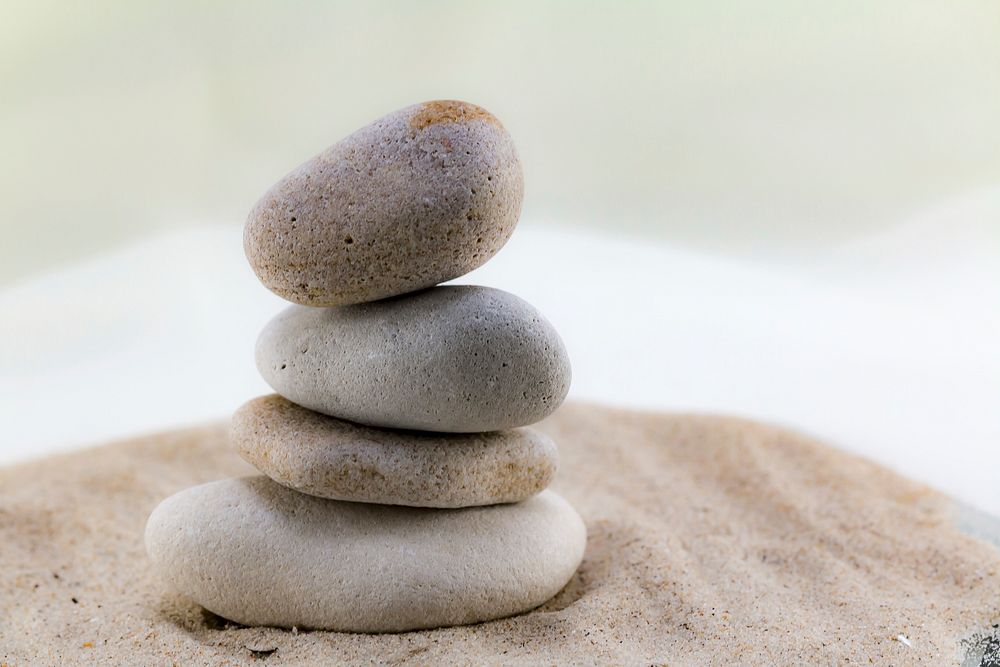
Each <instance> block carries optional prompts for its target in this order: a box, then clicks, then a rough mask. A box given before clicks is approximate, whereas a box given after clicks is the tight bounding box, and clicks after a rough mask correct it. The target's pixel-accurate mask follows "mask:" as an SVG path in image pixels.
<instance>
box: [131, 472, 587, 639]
mask: <svg viewBox="0 0 1000 667" xmlns="http://www.w3.org/2000/svg"><path fill="white" fill-rule="evenodd" d="M586 539H587V531H586V528H585V527H584V525H583V521H582V520H581V519H580V516H579V515H578V514H577V513H576V512H575V511H574V510H573V508H572V507H570V505H569V503H567V502H566V501H565V500H563V499H562V498H561V497H559V496H557V495H556V494H554V493H553V492H551V491H543V492H542V493H540V494H539V495H537V496H535V497H533V498H531V499H529V500H526V501H524V502H522V503H514V504H510V505H495V506H492V507H469V508H465V509H428V508H416V507H395V506H390V505H370V504H366V503H347V502H341V501H338V500H328V499H325V498H317V497H315V496H309V495H306V494H303V493H298V492H296V491H293V490H291V489H288V488H285V487H284V486H281V485H280V484H276V483H275V482H273V481H272V480H270V479H268V478H267V477H263V476H260V477H244V478H237V479H228V480H222V481H219V482H212V483H210V484H205V485H202V486H196V487H192V488H190V489H186V490H184V491H181V492H180V493H178V494H176V495H173V496H171V497H170V498H167V499H166V500H164V501H163V502H162V503H161V504H160V505H159V506H158V507H157V508H156V509H155V510H153V513H152V514H151V515H150V517H149V522H148V524H147V526H146V548H147V550H148V552H149V555H150V558H151V559H152V561H153V564H154V566H155V567H156V569H157V571H158V572H159V573H160V574H161V575H162V576H163V577H164V578H165V579H166V581H167V582H168V583H169V584H170V585H171V586H172V587H173V588H174V589H175V590H177V591H179V592H182V593H184V594H185V595H188V596H190V597H191V598H192V599H194V600H196V601H198V603H200V604H201V605H202V606H204V607H205V608H207V609H209V610H211V611H213V612H215V613H216V614H219V615H220V616H223V617H224V618H228V619H230V620H233V621H236V622H238V623H243V624H246V625H270V626H278V627H289V628H290V627H293V626H295V627H299V628H321V629H327V630H349V631H356V632H398V631H403V630H414V629H420V628H431V627H443V626H449V625H459V624H465V623H476V622H479V621H485V620H489V619H493V618H501V617H503V616H510V615H511V614H516V613H518V612H522V611H527V610H529V609H532V608H534V607H537V606H538V605H540V604H542V603H543V602H545V601H546V600H548V599H549V598H551V597H552V596H553V595H555V594H556V593H558V592H559V589H561V588H562V587H563V586H565V585H566V582H568V581H569V579H570V577H572V576H573V573H574V572H575V571H576V568H577V566H579V564H580V560H581V559H582V558H583V549H584V545H585V543H586Z"/></svg>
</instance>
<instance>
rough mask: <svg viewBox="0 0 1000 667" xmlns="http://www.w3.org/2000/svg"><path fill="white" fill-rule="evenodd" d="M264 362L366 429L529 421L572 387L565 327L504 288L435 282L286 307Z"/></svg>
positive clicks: (306, 398) (298, 394) (296, 389)
mask: <svg viewBox="0 0 1000 667" xmlns="http://www.w3.org/2000/svg"><path fill="white" fill-rule="evenodd" d="M257 368H258V369H259V370H260V373H261V375H263V376H264V379H265V380H266V381H267V382H268V384H270V385H271V387H273V388H274V390H275V391H276V392H278V393H279V394H281V395H282V396H284V397H285V398H287V399H288V400H290V401H292V402H293V403H297V404H299V405H301V406H304V407H306V408H309V409H310V410H316V411H317V412H322V413H324V414H328V415H330V416H333V417H339V418H341V419H347V420H350V421H353V422H359V423H362V424H366V425H369V426H381V427H388V428H405V429H418V430H426V431H445V432H456V433H472V432H479V431H495V430H501V429H507V428H514V427H517V426H526V425H528V424H533V423H535V422H537V421H539V420H541V419H543V418H544V417H546V416H548V415H549V414H550V413H551V412H552V411H554V410H555V409H556V408H557V407H558V406H559V404H560V403H562V401H563V399H564V398H565V397H566V393H567V392H568V391H569V384H570V375H571V371H570V364H569V358H568V357H567V355H566V348H565V347H564V346H563V343H562V341H561V340H560V338H559V335H558V334H557V333H556V331H555V329H553V328H552V325H550V324H549V323H548V322H547V321H546V320H545V318H544V317H542V315H541V314H540V313H539V312H538V311H537V310H535V308H533V307H532V306H531V305H529V304H528V303H526V302H525V301H523V300H522V299H519V298H518V297H516V296H514V295H513V294H508V293H507V292H503V291H501V290H498V289H492V288H489V287H478V286H472V285H458V286H445V287H434V288H431V289H428V290H424V291H422V292H417V293H415V294H410V295H406V296H401V297H396V298H393V299H386V300H383V301H376V302H374V303H367V304H358V305H354V306H345V307H341V308H323V309H320V308H306V307H302V306H291V307H289V308H286V309H285V310H284V311H282V312H281V313H279V314H278V316H277V317H275V318H274V319H273V320H271V322H270V323H268V325H267V326H266V327H265V328H264V331H263V332H262V333H261V335H260V338H259V339H258V341H257Z"/></svg>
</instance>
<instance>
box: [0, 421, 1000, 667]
mask: <svg viewBox="0 0 1000 667" xmlns="http://www.w3.org/2000/svg"><path fill="white" fill-rule="evenodd" d="M540 428H541V430H543V431H545V432H547V433H549V434H550V435H552V436H553V437H554V438H556V441H557V442H558V443H559V446H560V448H561V455H562V456H561V457H562V468H561V470H560V472H559V474H558V476H557V479H556V482H555V483H554V487H553V488H555V489H556V490H557V491H558V492H560V493H562V494H563V495H564V496H565V497H566V498H567V499H568V500H569V501H570V502H572V503H573V504H574V505H575V506H576V507H577V508H578V509H579V511H580V513H581V514H582V515H583V517H584V519H585V521H586V523H587V527H588V529H589V531H590V534H589V539H588V543H587V551H586V555H585V557H584V561H583V564H582V566H581V568H580V570H579V572H578V573H577V575H576V576H575V577H574V579H573V580H572V581H571V582H570V584H569V585H568V586H567V587H566V588H565V589H564V590H563V591H562V592H561V593H559V595H557V596H556V598H554V599H553V600H551V601H550V602H548V603H546V604H545V605H543V606H542V607H541V608H539V609H537V610H535V611H533V612H530V613H527V614H524V615H521V616H516V617H513V618H508V619H504V620H500V621H493V622H489V623H483V624H479V625H475V626H469V627H459V628H451V629H445V630H434V631H421V632H411V633H403V634H396V635H360V634H338V633H329V632H289V631H283V630H277V629H272V628H245V627H239V626H234V625H231V624H227V623H226V622H225V621H224V620H222V619H220V618H218V617H216V616H213V615H211V614H208V613H207V612H204V611H202V610H201V609H200V608H199V607H198V606H197V605H195V604H194V603H192V602H191V601H189V600H186V599H183V598H181V597H178V596H176V595H174V594H172V593H171V592H169V591H168V590H167V589H166V587H165V586H164V585H163V584H162V583H161V582H160V581H159V580H158V579H157V578H156V576H155V575H154V573H153V572H151V571H150V566H149V562H148V560H147V558H146V555H145V552H144V550H143V546H142V529H143V524H144V521H145V518H146V516H147V514H148V513H149V511H150V510H151V509H152V508H153V507H154V505H155V504H156V503H157V502H159V501H160V500H161V499H163V498H164V497H166V496H168V495H170V494H172V493H174V492H176V491H179V490H180V489H182V488H185V487H187V486H190V485H192V484H198V483H201V482H206V481H209V480H213V479H218V478H222V477H225V476H230V475H240V474H247V473H249V472H250V468H249V466H248V465H247V464H245V463H243V462H242V461H241V460H240V458H239V457H238V456H237V455H236V454H235V453H234V452H232V451H231V450H230V449H229V448H228V446H227V443H226V438H225V432H226V431H225V425H223V424H219V425H212V426H208V427H203V428H196V429H188V430H183V431H176V432H170V433H164V434H160V435H154V436H148V437H142V438H137V439H134V440H131V441H128V442H120V443H115V444H111V445H107V446H103V447H98V448H94V449H89V450H84V451H78V452H74V453H72V454H68V455H64V456H58V457H51V458H48V459H44V460H39V461H35V462H31V463H28V464H22V465H18V466H15V467H9V468H6V469H4V470H2V471H0V562H2V571H0V662H3V663H6V664H8V665H11V666H18V667H21V666H22V665H57V664H72V665H76V664H88V665H89V664H116V665H117V664H121V665H251V664H262V663H263V664H267V665H310V664H333V663H336V662H344V663H351V664H399V663H403V662H406V661H410V662H413V663H416V664H439V663H443V664H470V663H475V664H531V665H534V664H574V665H579V664H629V665H632V664H670V665H705V664H727V665H728V664H740V665H754V664H761V665H770V664H796V665H800V664H848V663H849V664H877V665H909V664H921V665H947V664H959V663H960V662H962V659H963V655H969V659H970V660H973V663H970V664H978V662H979V660H978V658H977V657H976V655H978V654H976V655H971V654H970V653H969V651H970V648H969V644H968V643H967V642H966V643H965V644H963V643H962V642H963V638H968V637H970V636H974V635H976V633H981V634H982V633H985V634H987V635H988V634H989V633H990V632H991V629H990V627H991V624H993V623H996V622H997V620H998V618H1000V596H998V595H997V592H998V591H1000V551H998V550H997V549H996V548H994V547H993V546H992V545H990V544H988V543H987V542H984V541H979V540H977V539H975V538H972V537H969V536H967V535H965V534H963V533H961V532H959V531H957V530H956V529H955V528H954V524H953V520H952V512H953V509H954V506H953V503H952V502H951V501H950V500H949V499H948V498H946V497H945V496H943V495H941V494H939V493H937V492H935V491H933V490H930V489H928V488H926V487H924V486H921V485H918V484H916V483H913V482H910V481H908V480H906V479H903V478H901V477H899V476H897V475H895V474H893V473H891V472H889V471H887V470H885V469H884V468H881V467H879V466H876V465H875V464H873V463H870V462H867V461H865V460H861V459H859V458H856V457H853V456H850V455H847V454H844V453H842V452H840V451H838V450H836V449H834V448H831V447H828V446H825V445H823V444H820V443H816V442H814V441H812V440H810V439H809V438H806V437H803V436H800V435H796V434H794V433H790V432H788V431H786V430H782V429H779V428H774V427H770V426H766V425H760V424H756V423H752V422H749V421H744V420H738V419H731V418H722V417H710V416H685V415H666V414H652V413H637V412H628V411H621V410H611V409H606V408H600V407H598V406H593V405H580V404H568V405H565V406H563V407H562V408H561V409H560V410H559V411H558V412H557V413H556V414H555V415H554V416H552V417H551V418H549V419H548V420H547V421H546V422H543V423H542V424H541V426H540ZM981 647H982V643H981V644H980V648H981ZM977 650H978V649H977Z"/></svg>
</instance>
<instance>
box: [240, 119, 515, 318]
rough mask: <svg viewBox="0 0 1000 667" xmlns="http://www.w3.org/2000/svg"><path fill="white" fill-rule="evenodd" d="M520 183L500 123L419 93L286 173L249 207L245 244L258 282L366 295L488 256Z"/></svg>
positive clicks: (429, 280) (323, 302)
mask: <svg viewBox="0 0 1000 667" xmlns="http://www.w3.org/2000/svg"><path fill="white" fill-rule="evenodd" d="M523 191H524V179H523V176H522V173H521V163H520V161H519V160H518V157H517V151H516V150H515V149H514V143H513V141H512V140H511V138H510V135H509V134H507V131H506V130H505V129H504V127H503V126H502V125H501V124H500V121H498V120H497V119H496V118H495V117H494V116H493V115H492V114H491V113H490V112H488V111H486V110H485V109H483V108H482V107H478V106H476V105H474V104H469V103H467V102H459V101H454V100H438V101H434V102H426V103H424V104H416V105H414V106H410V107H406V108H405V109H401V110H399V111H396V112H394V113H391V114H389V115H388V116H385V117H384V118H381V119H379V120H377V121H375V122H374V123H372V124H371V125H368V126H367V127H364V128H362V129H360V130H358V131H357V132H355V133H354V134H352V135H350V136H348V137H347V138H345V139H343V140H342V141H340V142H339V143H337V144H334V145H333V146H331V147H330V148H328V149H327V150H325V151H323V152H322V153H320V154H319V155H317V156H316V157H314V158H312V159H311V160H309V161H307V162H306V163H304V164H302V165H301V166H300V167H298V168H297V169H295V170H294V171H292V172H291V173H290V174H288V175H287V176H285V178H283V179H282V180H281V181H279V182H278V183H277V184H276V185H274V186H273V187H272V188H271V189H270V190H268V191H267V193H266V194H265V195H264V196H263V197H262V198H261V200H260V201H259V202H258V203H257V205H256V206H255V207H254V208H253V210H252V211H251V213H250V216H249V218H248V220H247V223H246V227H245V230H244V236H243V245H244V249H245V251H246V255H247V258H248V259H249V260H250V265H251V266H252V267H253V270H254V272H256V274H257V276H258V277H259V278H260V280H261V282H263V283H264V285H265V286H267V288H268V289H270V290H272V291H273V292H275V293H276V294H278V295H279V296H281V297H283V298H285V299H287V300H289V301H292V302H294V303H301V304H304V305H308V306H338V305H345V304H351V303H362V302H365V301H374V300H376V299H381V298H385V297H389V296H394V295H397V294H403V293H406V292H412V291H414V290H418V289H422V288H424V287H430V286H432V285H437V284H439V283H442V282H445V281H447V280H451V279H452V278H457V277H459V276H461V275H464V274H466V273H468V272H469V271H471V270H472V269H475V268H476V267H478V266H480V265H482V264H483V263H485V262H486V261H487V260H488V259H489V258H490V257H492V256H493V255H495V254H496V252H497V251H498V250H499V249H500V248H501V247H502V246H503V245H504V243H506V242H507V239H508V238H509V237H510V235H511V233H512V232H513V231H514V226H515V225H516V224H517V218H518V216H519V215H520V212H521V199H522V195H523Z"/></svg>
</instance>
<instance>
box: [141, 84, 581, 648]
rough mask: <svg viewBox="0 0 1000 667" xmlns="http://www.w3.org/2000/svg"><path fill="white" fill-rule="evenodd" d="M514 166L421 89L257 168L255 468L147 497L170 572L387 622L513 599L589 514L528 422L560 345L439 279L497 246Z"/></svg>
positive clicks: (228, 603) (570, 546) (541, 409)
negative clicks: (390, 109) (270, 309)
mask: <svg viewBox="0 0 1000 667" xmlns="http://www.w3.org/2000/svg"><path fill="white" fill-rule="evenodd" d="M522 190H523V180H522V175H521V166H520V163H519V161H518V158H517V153H516V151H515V149H514V146H513V143H512V142H511V139H510V136H509V135H508V134H507V132H506V131H505V130H504V128H503V127H502V126H501V125H500V123H499V121H497V119H496V118H494V117H493V116H492V115H491V114H490V113H489V112H487V111H486V110H484V109H482V108H480V107H477V106H474V105H471V104H467V103H464V102H454V101H439V102H429V103H426V104H420V105H416V106H412V107H408V108H405V109H402V110H400V111H397V112H395V113H392V114H390V115H388V116H386V117H384V118H382V119H380V120H378V121H375V122H374V123H372V124H371V125H369V126H367V127H365V128H363V129H361V130H359V131H357V132H356V133H354V134H352V135H351V136H349V137H347V138H346V139H344V140H343V141H341V142H340V143H338V144H335V145H334V146H332V147H331V148H329V149H327V150H326V151H324V152H323V153H321V154H320V155H318V156H316V157H315V158H313V159H312V160H310V161H308V162H306V163H305V164H303V165H302V166H300V167H299V168H298V169H296V170H295V171H293V172H292V173H291V174H289V175H288V176H286V177H285V178H284V179H283V180H282V181H280V182H279V183H278V184H276V185H275V186H274V187H272V188H271V189H270V190H269V191H268V193H267V194H265V195H264V197H263V198H262V199H261V201H260V202H259V203H258V204H257V206H256V207H255V208H254V210H253V211H252V212H251V214H250V218H249V220H248V222H247V226H246V231H245V236H244V241H245V248H246V253H247V257H248V258H249V260H250V263H251V265H252V266H253V269H254V271H255V272H256V273H257V275H258V276H259V277H260V279H261V281H262V282H263V283H264V284H265V285H266V286H267V287H268V288H270V289H271V290H273V291H274V292H276V293H277V294H279V295H280V296H282V297H284V298H285V299H287V300H289V301H292V302H294V303H295V304H297V305H293V306H291V307H289V308H288V309H286V310H285V311H284V312H282V313H280V314H279V315H278V316H277V317H276V318H275V319H274V320H272V321H271V322H270V323H269V324H268V325H267V327H266V328H265V329H264V331H263V332H262V333H261V335H260V338H259V340H258V343H257V366H258V369H259V370H260V372H261V374H262V375H263V377H264V379H265V380H267V382H268V383H269V384H270V385H271V386H272V387H273V388H274V390H275V391H276V392H277V394H276V395H270V396H264V397H261V398H257V399H254V400H252V401H250V402H249V403H247V404H245V405H244V406H243V407H241V408H240V409H239V410H238V411H237V412H236V414H235V415H234V416H233V422H232V442H233V445H234V446H235V447H236V449H237V451H238V452H239V453H240V454H241V455H242V456H243V457H244V458H245V459H246V460H247V461H249V462H250V463H251V464H252V465H254V466H255V467H256V468H257V469H258V470H260V472H262V473H264V474H263V475H262V476H257V477H249V478H243V479H227V480H223V481H219V482H214V483H210V484H205V485H202V486H198V487H194V488H190V489H187V490H185V491H182V492H180V493H178V494H176V495H174V496H172V497H170V498H168V499H166V500H164V501H163V502H162V503H161V504H160V505H159V506H158V507H157V508H156V509H155V510H154V511H153V513H152V515H151V516H150V518H149V522H148V524H147V528H146V546H147V550H148V552H149V554H150V556H151V558H152V560H153V563H154V564H155V566H156V567H157V569H158V570H159V571H160V572H161V574H162V575H163V577H164V578H165V579H166V580H167V581H168V583H170V584H171V585H172V586H173V587H174V588H175V589H176V590H177V591H179V592H181V593H183V594H185V595H188V596H189V597H191V598H193V599H194V600H195V601H197V602H198V603H199V604H201V605H203V606H204V607H206V608H207V609H209V610H210V611H212V612H215V613H216V614H219V615H220V616H223V617H225V618H227V619H230V620H233V621H236V622H239V623H243V624H247V625H274V626H281V627H300V628H324V629H331V630H344V631H360V632H392V631H403V630H412V629H417V628H430V627H440V626H447V625H456V624H463V623H474V622H478V621H484V620H488V619H493V618H499V617H502V616H507V615H510V614H515V613H518V612H522V611H526V610H528V609H531V608H533V607H536V606H538V605H539V604H541V603H543V602H544V601H545V600H547V599H549V598H550V597H552V596H553V595H555V593H556V592H558V591H559V590H560V589H561V588H562V587H563V586H564V585H565V584H566V583H567V582H568V581H569V579H570V577H572V575H573V573H574V572H575V571H576V568H577V567H578V565H579V563H580V560H581V558H582V556H583V549H584V543H585V541H586V530H585V528H584V525H583V522H582V521H581V519H580V517H579V515H577V513H576V512H575V511H574V510H573V508H572V507H570V505H569V504H568V503H567V502H566V501H565V500H563V499H562V498H561V497H559V496H558V495H556V494H555V493H553V492H551V491H547V490H545V489H546V487H547V486H548V485H549V483H550V481H551V480H552V477H553V476H554V474H555V471H556V467H557V454H556V447H555V445H554V443H553V442H552V441H551V440H550V439H549V438H548V437H546V436H544V435H543V434H541V433H539V432H537V431H534V430H532V429H530V428H525V427H526V426H527V425H529V424H532V423H534V422H537V421H539V420H540V419H542V418H544V417H545V416H547V415H548V414H550V413H551V412H552V411H553V410H555V409H556V408H557V407H558V406H559V404H560V403H561V402H562V400H563V399H564V398H565V396H566V393H567V391H568V389H569V382H570V365H569V360H568V358H567V355H566V350H565V348H564V346H563V344H562V341H561V340H560V338H559V336H558V334H557V333H556V332H555V330H554V329H553V328H552V326H551V325H550V324H549V323H548V322H547V321H546V320H545V319H544V318H543V317H542V315H541V314H539V313H538V311H537V310H535V309H534V308H533V307H531V306H530V305H529V304H527V303H525V302H524V301H523V300H521V299H519V298H518V297H516V296H514V295H512V294H508V293H506V292H502V291H500V290H497V289H492V288H488V287H478V286H471V285H463V286H436V285H438V284H439V283H441V282H443V281H446V280H450V279H452V278H456V277H458V276H461V275H463V274H465V273H467V272H468V271H470V270H472V269H474V268H476V267H477V266H480V265H481V264H483V263H484V262H486V261H487V260H488V259H489V258H490V257H492V256H493V255H494V254H495V253H496V252H497V251H498V250H499V249H500V247H501V246H502V245H503V244H504V243H505V242H506V240H507V239H508V238H509V237H510V235H511V233H512V231H513V229H514V226H515V224H516V223H517V218H518V215H519V214H520V208H521V196H522Z"/></svg>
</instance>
